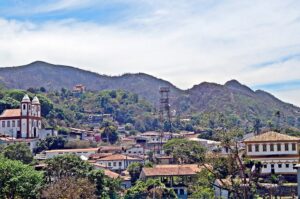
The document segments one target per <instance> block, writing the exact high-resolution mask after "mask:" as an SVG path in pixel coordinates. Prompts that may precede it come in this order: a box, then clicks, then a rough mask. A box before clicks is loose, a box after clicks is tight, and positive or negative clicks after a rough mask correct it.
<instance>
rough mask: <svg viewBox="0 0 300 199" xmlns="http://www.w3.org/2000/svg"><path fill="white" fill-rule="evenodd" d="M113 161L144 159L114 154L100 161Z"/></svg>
mask: <svg viewBox="0 0 300 199" xmlns="http://www.w3.org/2000/svg"><path fill="white" fill-rule="evenodd" d="M113 160H142V159H140V158H134V157H130V156H128V155H127V156H126V155H122V154H114V155H111V156H107V157H104V158H101V159H99V161H113Z"/></svg>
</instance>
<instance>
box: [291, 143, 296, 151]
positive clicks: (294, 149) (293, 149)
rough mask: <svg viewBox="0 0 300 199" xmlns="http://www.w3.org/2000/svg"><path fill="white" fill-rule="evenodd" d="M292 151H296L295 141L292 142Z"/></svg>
mask: <svg viewBox="0 0 300 199" xmlns="http://www.w3.org/2000/svg"><path fill="white" fill-rule="evenodd" d="M292 151H296V144H295V143H293V144H292Z"/></svg>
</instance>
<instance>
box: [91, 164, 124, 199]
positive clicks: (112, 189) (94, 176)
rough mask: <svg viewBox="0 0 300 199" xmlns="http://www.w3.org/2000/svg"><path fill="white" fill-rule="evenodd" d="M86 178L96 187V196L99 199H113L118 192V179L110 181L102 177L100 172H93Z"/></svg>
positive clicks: (102, 174)
mask: <svg viewBox="0 0 300 199" xmlns="http://www.w3.org/2000/svg"><path fill="white" fill-rule="evenodd" d="M88 178H89V180H90V181H91V182H93V183H94V184H95V185H96V195H97V197H98V198H101V199H115V198H117V192H118V191H119V190H120V184H121V181H120V179H111V178H109V177H107V176H105V175H104V172H103V171H102V170H93V171H91V172H90V173H89V174H88Z"/></svg>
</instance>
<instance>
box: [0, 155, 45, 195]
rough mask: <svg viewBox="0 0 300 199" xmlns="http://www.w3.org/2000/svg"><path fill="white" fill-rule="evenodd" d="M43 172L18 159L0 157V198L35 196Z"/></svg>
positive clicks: (39, 186) (40, 183)
mask: <svg viewBox="0 0 300 199" xmlns="http://www.w3.org/2000/svg"><path fill="white" fill-rule="evenodd" d="M42 182H43V174H42V173H41V172H38V171H35V170H34V169H33V168H32V167H30V166H29V165H25V164H23V163H22V162H20V161H16V160H9V159H7V158H4V157H0V198H11V199H13V198H28V199H29V198H32V199H34V198H37V196H38V192H39V189H40V188H41V185H42Z"/></svg>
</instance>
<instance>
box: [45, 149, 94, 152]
mask: <svg viewBox="0 0 300 199" xmlns="http://www.w3.org/2000/svg"><path fill="white" fill-rule="evenodd" d="M97 151H98V148H84V149H57V150H47V151H46V152H47V153H51V152H97Z"/></svg>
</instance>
